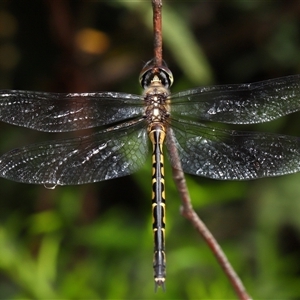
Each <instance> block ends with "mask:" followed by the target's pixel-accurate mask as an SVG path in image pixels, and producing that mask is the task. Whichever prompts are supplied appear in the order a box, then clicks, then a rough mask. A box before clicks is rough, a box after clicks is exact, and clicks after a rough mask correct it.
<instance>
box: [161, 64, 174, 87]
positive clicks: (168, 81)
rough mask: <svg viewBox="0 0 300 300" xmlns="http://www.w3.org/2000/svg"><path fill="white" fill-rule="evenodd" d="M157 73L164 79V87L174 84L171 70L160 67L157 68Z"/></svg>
mask: <svg viewBox="0 0 300 300" xmlns="http://www.w3.org/2000/svg"><path fill="white" fill-rule="evenodd" d="M159 73H160V74H161V76H162V74H164V75H163V77H164V78H165V82H164V83H163V84H164V85H165V86H166V87H170V86H172V84H173V82H174V77H173V74H172V72H171V70H170V69H169V68H168V67H167V66H162V67H160V68H159Z"/></svg>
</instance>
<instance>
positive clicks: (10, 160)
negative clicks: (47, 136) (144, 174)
mask: <svg viewBox="0 0 300 300" xmlns="http://www.w3.org/2000/svg"><path fill="white" fill-rule="evenodd" d="M147 153H148V136H147V131H146V129H145V124H144V119H137V120H135V121H133V122H128V123H124V124H122V125H120V126H117V127H113V128H109V129H107V130H103V131H99V132H97V133H95V134H92V135H90V136H83V137H80V138H72V139H68V140H56V141H48V142H44V143H39V144H35V145H29V146H26V147H23V148H20V149H15V150H12V151H10V152H8V153H6V154H4V155H3V156H1V157H0V176H1V177H3V178H7V179H10V180H14V181H18V182H25V183H34V184H50V185H74V184H83V183H89V182H97V181H102V180H107V179H112V178H117V177H122V176H125V175H129V174H131V173H133V172H135V171H137V170H138V169H139V168H140V167H141V166H142V165H143V164H144V163H145V159H146V154H147Z"/></svg>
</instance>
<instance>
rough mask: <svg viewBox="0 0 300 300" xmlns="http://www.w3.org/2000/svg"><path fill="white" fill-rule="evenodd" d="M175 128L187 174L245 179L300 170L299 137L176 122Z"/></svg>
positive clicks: (177, 144) (226, 178)
mask: <svg viewBox="0 0 300 300" xmlns="http://www.w3.org/2000/svg"><path fill="white" fill-rule="evenodd" d="M172 129H173V131H174V134H175V141H176V146H177V148H178V151H179V156H180V159H181V163H182V168H183V171H184V172H186V173H190V174H194V175H198V176H204V177H209V178H214V179H224V180H228V179H234V180H244V179H255V178H260V177H269V176H277V175H283V174H289V173H294V172H298V171H300V139H299V138H298V137H293V136H285V135H276V134H271V133H257V132H243V131H233V130H232V131H230V130H223V129H217V128H212V127H207V126H205V125H203V124H199V123H194V124H191V123H183V122H180V123H178V122H177V121H175V120H172ZM169 130H170V129H169ZM167 136H168V135H167ZM170 159H171V162H172V158H170Z"/></svg>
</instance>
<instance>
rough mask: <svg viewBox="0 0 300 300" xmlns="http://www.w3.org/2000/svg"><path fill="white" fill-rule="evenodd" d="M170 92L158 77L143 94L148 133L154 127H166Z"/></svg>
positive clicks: (155, 77)
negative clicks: (159, 125)
mask: <svg viewBox="0 0 300 300" xmlns="http://www.w3.org/2000/svg"><path fill="white" fill-rule="evenodd" d="M169 95H170V91H169V89H167V88H166V87H164V86H163V84H162V83H161V81H160V79H159V77H158V76H154V77H153V79H152V81H151V84H150V86H149V87H148V88H147V89H146V90H145V92H144V100H145V113H144V116H145V118H146V120H147V122H148V124H149V126H148V132H150V131H151V130H152V128H153V126H154V127H156V125H158V124H161V125H162V126H164V125H166V122H167V120H168V118H169V116H170V107H169V104H170V99H169Z"/></svg>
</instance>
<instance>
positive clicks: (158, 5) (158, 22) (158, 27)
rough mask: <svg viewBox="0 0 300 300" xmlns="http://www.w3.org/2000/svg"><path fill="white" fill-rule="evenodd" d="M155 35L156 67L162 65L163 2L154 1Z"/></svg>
mask: <svg viewBox="0 0 300 300" xmlns="http://www.w3.org/2000/svg"><path fill="white" fill-rule="evenodd" d="M152 7H153V33H154V67H160V66H161V65H162V13H161V10H162V0H152Z"/></svg>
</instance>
